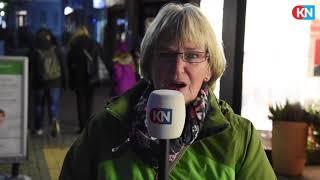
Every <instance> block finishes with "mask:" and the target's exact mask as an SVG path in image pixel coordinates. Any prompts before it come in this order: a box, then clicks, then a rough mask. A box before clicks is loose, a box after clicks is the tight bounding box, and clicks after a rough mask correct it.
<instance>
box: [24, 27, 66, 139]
mask: <svg viewBox="0 0 320 180" xmlns="http://www.w3.org/2000/svg"><path fill="white" fill-rule="evenodd" d="M29 62H30V81H31V88H32V90H33V92H34V98H35V99H34V101H35V133H36V134H37V135H42V134H43V133H44V107H45V101H47V105H48V113H49V121H50V123H51V126H52V127H51V134H52V135H53V136H57V135H58V134H59V132H60V126H59V116H60V100H61V88H62V87H65V83H66V80H65V75H66V68H65V66H66V65H65V63H64V61H63V58H62V55H61V53H60V50H59V48H58V46H56V42H55V38H54V36H53V34H52V32H51V31H50V30H49V29H46V28H41V29H39V30H38V31H37V33H36V38H35V42H34V48H33V49H32V50H31V51H30V52H29Z"/></svg>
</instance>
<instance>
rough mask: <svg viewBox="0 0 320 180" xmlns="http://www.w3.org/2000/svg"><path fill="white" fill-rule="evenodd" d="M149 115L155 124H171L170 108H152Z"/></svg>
mask: <svg viewBox="0 0 320 180" xmlns="http://www.w3.org/2000/svg"><path fill="white" fill-rule="evenodd" d="M149 115H150V120H151V121H152V122H153V123H155V124H172V109H166V108H153V109H151V111H150V114H149Z"/></svg>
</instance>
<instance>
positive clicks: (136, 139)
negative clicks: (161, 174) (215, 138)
mask: <svg viewBox="0 0 320 180" xmlns="http://www.w3.org/2000/svg"><path fill="white" fill-rule="evenodd" d="M152 90H153V87H152V86H151V85H149V86H148V87H147V88H146V90H145V91H144V93H143V95H142V96H141V97H140V99H139V102H138V104H137V105H136V106H135V109H134V110H135V112H136V118H135V119H134V120H133V121H132V122H131V132H130V134H129V138H130V141H131V145H132V148H133V150H134V151H135V152H136V153H137V155H138V156H139V157H140V158H141V159H142V160H143V161H144V162H146V163H147V164H149V165H151V166H152V167H154V168H155V169H157V168H158V160H157V157H158V156H159V154H160V150H159V149H160V148H159V140H157V139H155V138H153V137H151V136H150V135H149V133H148V127H147V125H146V105H147V102H148V97H149V94H150V93H151V91H152ZM208 109H209V100H208V85H207V84H206V83H205V84H204V85H203V86H202V88H201V89H200V92H199V94H198V96H197V98H196V99H195V100H194V101H193V102H191V103H190V104H189V105H188V106H187V107H186V113H187V114H186V121H185V125H184V129H183V132H182V135H181V136H180V137H179V138H177V139H172V140H170V145H169V163H170V164H171V163H172V162H173V161H174V160H175V159H176V157H177V155H178V153H179V152H180V150H181V149H182V148H183V147H184V146H185V145H190V144H192V143H193V142H194V141H195V140H196V139H197V137H198V135H199V133H200V131H201V130H202V129H203V124H204V121H205V117H206V113H207V112H208Z"/></svg>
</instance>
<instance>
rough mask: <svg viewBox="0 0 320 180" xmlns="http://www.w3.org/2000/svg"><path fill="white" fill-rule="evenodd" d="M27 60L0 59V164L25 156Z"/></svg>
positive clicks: (16, 58)
mask: <svg viewBox="0 0 320 180" xmlns="http://www.w3.org/2000/svg"><path fill="white" fill-rule="evenodd" d="M27 107H28V58H27V57H8V56H0V163H11V162H12V163H13V162H19V161H21V160H24V159H25V158H26V155H27V154H26V153H27V119H28V113H27V110H28V108H27Z"/></svg>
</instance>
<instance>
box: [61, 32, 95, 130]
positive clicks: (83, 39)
mask: <svg viewBox="0 0 320 180" xmlns="http://www.w3.org/2000/svg"><path fill="white" fill-rule="evenodd" d="M99 55H100V48H99V45H98V43H97V42H96V41H95V40H94V39H92V38H91V37H90V35H89V32H88V30H87V28H86V27H85V26H79V27H77V29H76V31H75V32H74V34H73V36H72V37H71V39H70V42H69V52H68V55H67V56H68V69H69V77H70V79H69V87H70V88H71V89H72V90H73V91H75V93H76V98H77V111H78V120H79V130H78V133H80V132H81V131H82V130H83V128H84V127H85V125H86V124H87V119H89V116H90V115H91V112H92V103H93V93H94V86H95V83H96V80H97V76H98V57H99Z"/></svg>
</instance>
